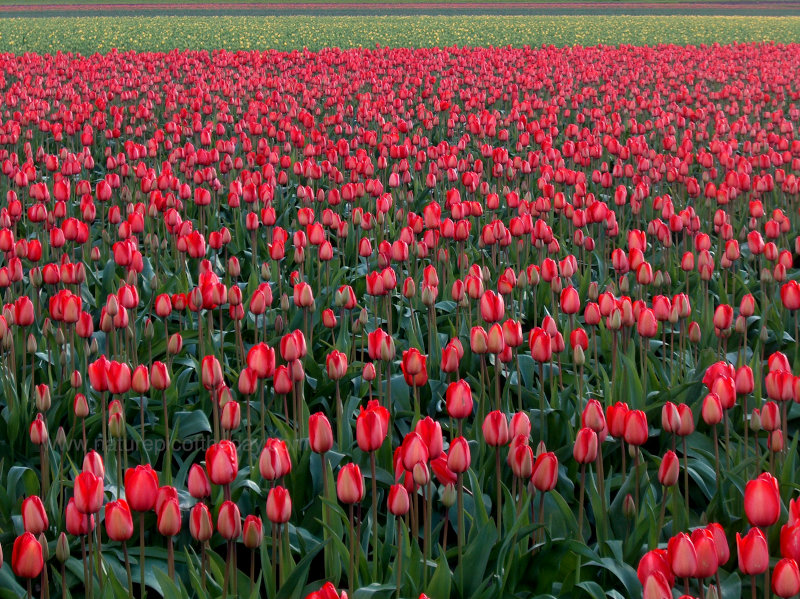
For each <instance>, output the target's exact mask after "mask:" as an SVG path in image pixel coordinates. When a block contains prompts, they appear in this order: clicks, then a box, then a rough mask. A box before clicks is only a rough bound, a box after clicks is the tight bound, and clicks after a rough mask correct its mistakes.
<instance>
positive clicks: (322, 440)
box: [308, 412, 333, 453]
mask: <svg viewBox="0 0 800 599" xmlns="http://www.w3.org/2000/svg"><path fill="white" fill-rule="evenodd" d="M308 437H309V445H311V450H312V451H314V452H315V453H327V452H328V451H330V450H331V448H332V447H333V431H332V430H331V423H330V421H329V420H328V418H327V416H325V414H323V413H322V412H316V413H315V414H312V415H311V416H309V418H308Z"/></svg>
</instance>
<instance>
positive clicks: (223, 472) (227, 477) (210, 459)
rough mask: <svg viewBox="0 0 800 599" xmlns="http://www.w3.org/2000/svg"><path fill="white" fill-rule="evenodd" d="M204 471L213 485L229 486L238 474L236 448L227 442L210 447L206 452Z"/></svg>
mask: <svg viewBox="0 0 800 599" xmlns="http://www.w3.org/2000/svg"><path fill="white" fill-rule="evenodd" d="M206 470H207V471H208V478H209V479H210V480H211V482H212V483H213V484H215V485H229V484H231V483H232V482H233V481H234V480H235V479H236V475H237V474H238V472H239V456H238V455H237V453H236V446H235V445H234V444H233V443H231V442H230V441H227V440H224V441H220V442H219V443H215V444H214V445H211V446H210V447H209V448H208V449H207V450H206Z"/></svg>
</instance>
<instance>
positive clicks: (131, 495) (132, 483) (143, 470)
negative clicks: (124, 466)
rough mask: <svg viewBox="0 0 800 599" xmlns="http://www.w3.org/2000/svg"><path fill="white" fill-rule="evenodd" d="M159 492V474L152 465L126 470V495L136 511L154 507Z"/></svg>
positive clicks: (148, 509)
mask: <svg viewBox="0 0 800 599" xmlns="http://www.w3.org/2000/svg"><path fill="white" fill-rule="evenodd" d="M157 494H158V474H157V473H156V471H155V470H153V468H152V467H151V466H150V464H145V465H144V466H136V467H135V468H128V470H126V471H125V497H126V499H127V500H128V505H129V506H130V508H131V509H132V510H133V511H134V512H147V511H150V510H152V509H153V507H154V506H155V504H156V495H157Z"/></svg>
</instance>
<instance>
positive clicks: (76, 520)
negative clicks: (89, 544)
mask: <svg viewBox="0 0 800 599" xmlns="http://www.w3.org/2000/svg"><path fill="white" fill-rule="evenodd" d="M65 512H66V513H65V520H66V528H67V532H68V533H69V534H71V535H73V536H76V537H77V536H80V535H86V534H89V532H91V531H92V530H94V516H92V515H87V514H82V513H80V512H79V511H78V508H77V507H75V499H74V498H72V497H70V499H69V502H68V503H67V508H66V510H65Z"/></svg>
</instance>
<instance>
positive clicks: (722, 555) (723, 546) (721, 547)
mask: <svg viewBox="0 0 800 599" xmlns="http://www.w3.org/2000/svg"><path fill="white" fill-rule="evenodd" d="M706 530H707V531H708V532H710V533H711V536H712V538H713V539H714V545H715V546H716V549H717V563H718V564H719V565H720V566H722V565H723V564H726V563H727V562H728V559H730V557H731V550H730V547H728V538H727V537H726V536H725V530H724V529H723V528H722V526H721V525H720V524H719V523H718V522H712V523H711V524H709V525H708V526H706Z"/></svg>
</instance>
